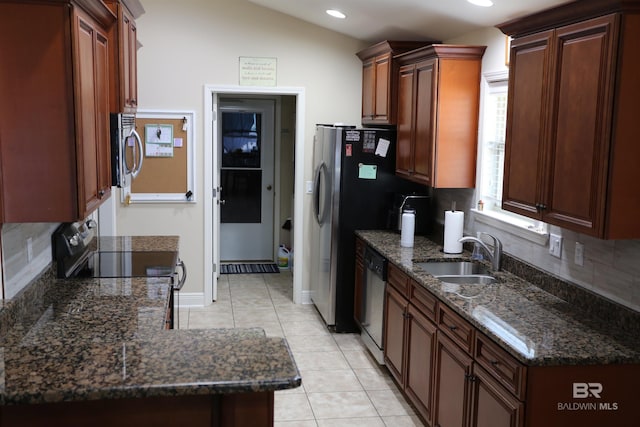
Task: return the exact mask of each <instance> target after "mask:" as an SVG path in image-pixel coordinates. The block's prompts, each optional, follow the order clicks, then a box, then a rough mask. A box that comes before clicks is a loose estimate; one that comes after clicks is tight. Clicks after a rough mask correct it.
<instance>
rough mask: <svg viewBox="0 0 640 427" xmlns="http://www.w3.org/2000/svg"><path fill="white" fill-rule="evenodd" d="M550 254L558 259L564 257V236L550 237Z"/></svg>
mask: <svg viewBox="0 0 640 427" xmlns="http://www.w3.org/2000/svg"><path fill="white" fill-rule="evenodd" d="M549 253H550V254H551V255H552V256H554V257H556V258H561V257H562V236H558V235H557V234H550V235H549Z"/></svg>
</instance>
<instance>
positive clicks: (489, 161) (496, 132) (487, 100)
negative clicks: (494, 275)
mask: <svg viewBox="0 0 640 427" xmlns="http://www.w3.org/2000/svg"><path fill="white" fill-rule="evenodd" d="M483 81H484V87H483V105H482V124H481V133H480V141H479V153H478V172H479V173H478V183H477V188H478V191H477V192H476V202H479V201H482V203H483V208H482V211H480V209H478V210H475V211H474V212H475V214H476V220H477V221H479V222H484V223H486V224H488V225H491V226H494V227H498V228H501V229H505V230H506V231H509V232H511V233H513V234H517V235H519V236H521V237H525V238H528V239H529V240H532V241H536V242H542V241H544V239H546V234H547V225H546V224H545V223H543V222H540V221H536V220H532V219H530V218H527V217H524V216H522V215H517V214H514V213H512V212H508V211H504V210H502V207H501V206H502V181H503V178H504V147H505V134H506V128H507V95H508V93H507V92H508V73H507V71H504V72H497V73H487V74H485V75H484V79H483ZM476 206H479V204H476Z"/></svg>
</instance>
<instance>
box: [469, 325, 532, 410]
mask: <svg viewBox="0 0 640 427" xmlns="http://www.w3.org/2000/svg"><path fill="white" fill-rule="evenodd" d="M475 359H476V361H477V362H478V363H479V364H480V365H482V367H483V368H485V369H486V370H487V372H489V373H490V374H491V375H492V376H493V377H495V378H496V379H497V380H498V381H499V382H500V384H502V385H503V386H505V387H506V388H507V389H508V390H509V391H510V392H511V393H513V394H514V395H515V396H516V397H517V398H518V399H520V400H524V394H525V386H526V384H525V382H526V372H527V368H526V366H524V365H523V364H521V363H520V362H518V361H517V360H516V359H515V358H514V357H513V356H512V355H510V354H509V353H508V352H507V351H506V350H504V349H503V348H501V347H500V346H499V345H497V344H496V343H494V342H493V341H492V340H490V339H489V338H487V337H485V336H484V335H482V334H480V333H477V334H476V347H475Z"/></svg>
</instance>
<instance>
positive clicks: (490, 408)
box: [471, 365, 524, 427]
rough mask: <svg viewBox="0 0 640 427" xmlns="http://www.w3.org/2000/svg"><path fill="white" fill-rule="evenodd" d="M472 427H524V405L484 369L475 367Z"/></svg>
mask: <svg viewBox="0 0 640 427" xmlns="http://www.w3.org/2000/svg"><path fill="white" fill-rule="evenodd" d="M472 387H473V393H472V395H473V402H472V404H471V427H522V426H523V425H524V404H523V403H522V402H521V401H519V400H518V399H516V398H515V397H514V396H513V395H512V394H511V393H509V392H508V391H507V390H506V389H505V388H504V387H502V386H501V385H500V384H499V383H498V382H497V381H496V380H495V379H493V378H492V377H491V375H489V374H488V373H487V372H486V371H485V370H484V369H482V368H481V367H479V366H478V365H474V367H473V381H472Z"/></svg>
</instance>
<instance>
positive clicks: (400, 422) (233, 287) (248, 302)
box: [179, 272, 423, 427]
mask: <svg viewBox="0 0 640 427" xmlns="http://www.w3.org/2000/svg"><path fill="white" fill-rule="evenodd" d="M292 296H293V285H292V276H291V273H290V272H282V273H279V274H231V275H222V276H220V279H219V280H218V300H217V301H216V302H214V303H213V304H212V305H210V306H208V307H204V308H200V307H198V308H181V309H180V311H179V313H180V314H179V315H180V327H181V328H190V329H197V328H230V327H256V326H257V327H262V328H263V329H264V330H265V332H266V333H267V335H270V336H281V337H285V338H286V339H287V342H288V343H289V347H290V348H291V351H292V353H293V357H294V359H295V361H296V363H297V365H298V369H299V370H300V373H301V375H302V386H301V387H299V388H296V389H292V390H284V391H278V392H276V395H275V427H342V426H344V427H347V426H348V427H357V426H366V427H379V426H380V427H384V426H388V427H405V426H407V427H410V426H422V425H423V424H422V423H421V421H420V419H419V418H418V417H417V416H415V412H414V411H413V409H412V408H411V406H410V405H408V404H407V403H406V401H405V400H404V398H403V397H402V395H401V394H400V392H399V391H398V389H397V387H396V385H395V383H394V382H393V380H392V379H391V377H390V376H389V373H388V372H387V371H386V369H385V368H384V367H379V366H378V364H377V363H376V362H375V360H374V359H373V358H372V357H371V356H370V355H369V353H368V351H367V350H366V349H365V347H364V346H363V344H362V342H361V341H360V337H359V336H358V335H356V334H334V333H330V332H329V331H328V330H327V328H326V326H325V324H324V322H323V321H322V319H321V317H320V315H319V314H318V312H317V311H316V309H315V307H314V306H313V305H299V304H294V303H293V301H292V298H293V297H292Z"/></svg>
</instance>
